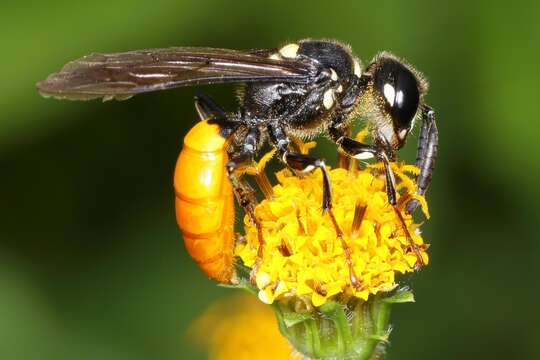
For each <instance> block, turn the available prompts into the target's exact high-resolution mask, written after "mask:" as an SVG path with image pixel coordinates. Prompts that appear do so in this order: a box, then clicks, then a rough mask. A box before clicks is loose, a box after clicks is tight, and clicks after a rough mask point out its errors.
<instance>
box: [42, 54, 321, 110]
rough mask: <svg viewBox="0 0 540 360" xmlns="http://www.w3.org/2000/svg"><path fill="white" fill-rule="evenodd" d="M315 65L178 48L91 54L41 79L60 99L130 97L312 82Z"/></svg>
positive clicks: (46, 90) (48, 92)
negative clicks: (211, 86) (174, 90)
mask: <svg viewBox="0 0 540 360" xmlns="http://www.w3.org/2000/svg"><path fill="white" fill-rule="evenodd" d="M309 74H310V68H309V65H308V64H305V63H302V62H300V61H296V60H289V59H284V60H274V59H270V58H269V56H266V52H264V51H262V50H256V51H251V52H243V51H238V50H228V49H213V48H189V47H176V48H168V49H147V50H138V51H129V52H124V53H116V54H91V55H88V56H85V57H82V58H80V59H77V60H74V61H72V62H70V63H68V64H66V65H65V66H64V67H63V68H62V69H61V70H60V71H59V72H57V73H53V74H51V75H50V76H49V77H48V78H47V79H46V80H44V81H42V82H39V83H38V84H37V87H38V90H39V92H40V93H41V94H42V95H43V96H46V97H48V96H52V97H55V98H58V99H69V100H90V99H95V98H103V99H104V100H109V99H118V100H122V99H126V98H129V97H131V96H133V95H136V94H139V93H142V92H149V91H156V90H163V89H169V88H174V87H179V86H187V85H202V84H218V83H233V82H238V83H247V82H271V81H282V82H293V83H307V82H308V80H309Z"/></svg>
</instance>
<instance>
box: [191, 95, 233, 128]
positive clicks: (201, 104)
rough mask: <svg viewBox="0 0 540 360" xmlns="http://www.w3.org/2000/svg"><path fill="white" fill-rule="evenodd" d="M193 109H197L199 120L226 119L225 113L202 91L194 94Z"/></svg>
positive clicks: (218, 120)
mask: <svg viewBox="0 0 540 360" xmlns="http://www.w3.org/2000/svg"><path fill="white" fill-rule="evenodd" d="M195 110H197V113H198V114H199V118H200V119H201V120H209V119H212V120H214V121H217V122H220V121H228V118H227V113H226V112H225V111H224V110H223V109H222V108H221V107H220V106H219V105H218V104H216V103H215V101H214V100H213V99H212V98H211V97H210V96H208V95H206V94H205V93H203V92H199V93H197V95H195Z"/></svg>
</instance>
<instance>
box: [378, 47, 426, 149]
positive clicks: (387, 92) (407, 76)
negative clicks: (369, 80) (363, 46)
mask: <svg viewBox="0 0 540 360" xmlns="http://www.w3.org/2000/svg"><path fill="white" fill-rule="evenodd" d="M372 76H373V87H374V90H375V92H376V93H378V95H379V96H380V98H381V99H383V102H384V107H385V109H384V110H385V112H387V113H388V114H389V115H390V117H391V118H392V121H393V125H394V130H395V132H396V133H397V134H398V136H399V137H400V138H401V139H404V138H405V136H406V135H407V132H408V131H409V130H410V128H411V125H412V120H413V119H414V117H415V115H416V112H417V110H418V105H419V103H420V91H419V83H418V80H417V78H416V76H415V75H414V74H413V72H412V71H411V70H410V69H408V68H407V67H406V66H405V65H403V64H402V63H400V62H399V61H398V60H396V59H394V58H392V57H384V56H383V57H380V58H379V60H378V61H377V62H376V63H374V64H373V69H372Z"/></svg>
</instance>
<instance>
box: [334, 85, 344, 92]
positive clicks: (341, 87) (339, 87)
mask: <svg viewBox="0 0 540 360" xmlns="http://www.w3.org/2000/svg"><path fill="white" fill-rule="evenodd" d="M342 91H343V86H341V85H339V86H338V88H337V89H336V92H337V93H340V92H342Z"/></svg>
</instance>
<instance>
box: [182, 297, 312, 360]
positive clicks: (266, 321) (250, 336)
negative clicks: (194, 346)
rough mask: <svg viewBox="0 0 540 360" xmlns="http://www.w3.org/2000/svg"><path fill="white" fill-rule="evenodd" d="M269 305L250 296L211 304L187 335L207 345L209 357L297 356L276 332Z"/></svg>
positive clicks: (277, 359)
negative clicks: (189, 334)
mask: <svg viewBox="0 0 540 360" xmlns="http://www.w3.org/2000/svg"><path fill="white" fill-rule="evenodd" d="M277 325H278V324H277V321H276V317H275V315H274V312H273V311H272V309H271V308H270V307H268V306H265V305H264V304H262V303H261V302H259V301H258V300H257V299H255V298H254V297H253V296H250V295H240V296H236V297H232V298H229V299H225V300H222V301H221V302H218V303H216V304H214V305H213V306H212V307H211V308H210V309H208V311H207V312H206V313H205V314H204V315H203V316H202V317H200V318H199V319H197V320H196V321H195V323H194V324H193V325H192V327H191V337H193V338H194V339H195V340H196V341H197V342H199V343H202V345H204V346H205V347H207V348H208V357H209V359H210V360H230V359H235V360H286V359H293V360H294V359H298V360H299V359H301V356H300V355H299V354H298V353H297V352H295V351H294V350H293V348H292V347H291V345H289V343H288V342H287V340H286V339H285V338H284V337H283V336H282V335H281V334H280V333H279V330H278V326H277Z"/></svg>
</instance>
